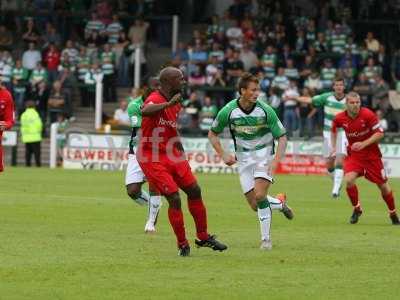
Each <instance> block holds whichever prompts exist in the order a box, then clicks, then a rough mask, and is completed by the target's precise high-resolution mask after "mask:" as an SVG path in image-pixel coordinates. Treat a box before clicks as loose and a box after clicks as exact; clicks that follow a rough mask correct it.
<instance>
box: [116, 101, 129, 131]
mask: <svg viewBox="0 0 400 300" xmlns="http://www.w3.org/2000/svg"><path fill="white" fill-rule="evenodd" d="M113 125H116V126H118V127H129V126H130V119H129V115H128V101H126V100H125V99H122V100H120V101H119V108H117V109H116V110H115V112H114V120H113Z"/></svg>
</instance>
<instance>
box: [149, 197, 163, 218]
mask: <svg viewBox="0 0 400 300" xmlns="http://www.w3.org/2000/svg"><path fill="white" fill-rule="evenodd" d="M161 205H162V202H161V196H150V200H149V215H148V218H147V223H149V222H150V223H152V224H153V225H154V223H155V222H156V219H157V216H158V213H159V211H160V208H161Z"/></svg>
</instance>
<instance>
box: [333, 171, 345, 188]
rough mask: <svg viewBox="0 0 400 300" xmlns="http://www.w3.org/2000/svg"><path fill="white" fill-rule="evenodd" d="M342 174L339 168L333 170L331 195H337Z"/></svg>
mask: <svg viewBox="0 0 400 300" xmlns="http://www.w3.org/2000/svg"><path fill="white" fill-rule="evenodd" d="M343 174H344V172H343V169H339V168H336V169H335V176H334V177H333V189H332V194H339V191H340V187H341V186H342V180H343Z"/></svg>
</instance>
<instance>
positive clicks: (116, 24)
mask: <svg viewBox="0 0 400 300" xmlns="http://www.w3.org/2000/svg"><path fill="white" fill-rule="evenodd" d="M112 18H113V21H112V22H111V23H110V24H108V26H107V28H106V35H107V36H108V43H109V44H111V45H114V44H116V43H118V40H119V34H120V32H122V31H124V27H123V26H122V25H121V22H120V21H119V18H118V15H116V14H114V15H113V16H112Z"/></svg>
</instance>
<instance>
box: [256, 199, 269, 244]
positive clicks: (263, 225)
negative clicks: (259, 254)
mask: <svg viewBox="0 0 400 300" xmlns="http://www.w3.org/2000/svg"><path fill="white" fill-rule="evenodd" d="M257 214H258V220H259V221H260V230H261V240H269V239H270V229H271V214H272V213H271V208H269V207H266V208H258V209H257Z"/></svg>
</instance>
